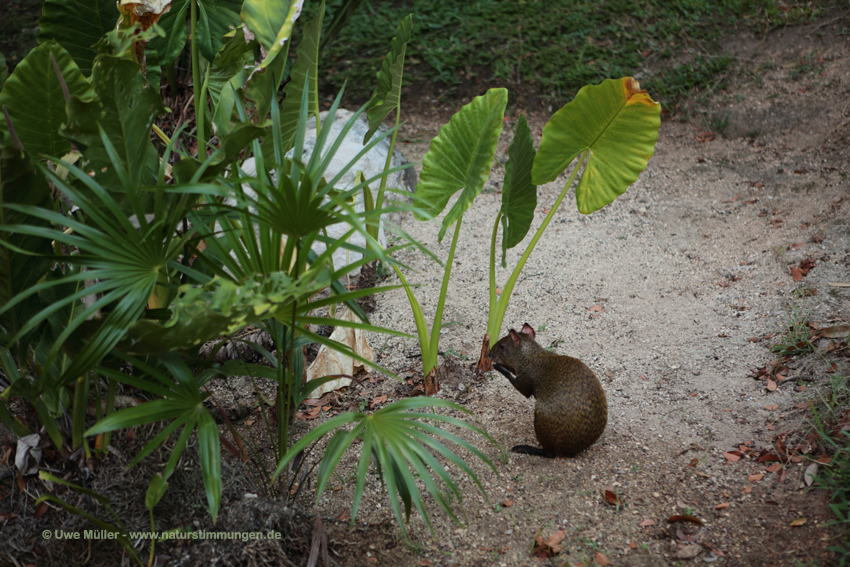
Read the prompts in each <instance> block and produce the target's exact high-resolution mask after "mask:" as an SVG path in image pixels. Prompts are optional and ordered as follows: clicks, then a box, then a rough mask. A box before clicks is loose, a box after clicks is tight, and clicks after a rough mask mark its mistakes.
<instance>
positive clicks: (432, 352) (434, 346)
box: [422, 214, 463, 376]
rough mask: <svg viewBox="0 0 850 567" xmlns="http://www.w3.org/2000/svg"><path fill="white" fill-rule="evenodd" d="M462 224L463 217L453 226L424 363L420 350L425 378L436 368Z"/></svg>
mask: <svg viewBox="0 0 850 567" xmlns="http://www.w3.org/2000/svg"><path fill="white" fill-rule="evenodd" d="M462 222H463V215H462V214H461V215H460V218H458V219H457V224H455V234H454V236H453V237H452V246H451V248H449V258H448V260H446V270H445V272H444V273H443V285H442V287H441V289H440V300H439V301H438V302H437V311H436V312H435V313H434V324H433V325H432V326H431V343H430V344H429V345H428V346H429V349H428V358H427V362H426V358H425V350H424V349H423V350H422V367H423V368H422V370H423V372H424V373H425V375H426V376H427V375H428V373H429V372H431V370H432V369H433V368H434V367H435V366H437V351H438V350H440V329H441V328H442V324H441V323H442V321H443V308H444V307H445V305H446V294H447V292H448V290H449V277H450V276H451V274H452V264H454V259H455V249H456V248H457V239H458V236H459V235H460V225H461V223H462Z"/></svg>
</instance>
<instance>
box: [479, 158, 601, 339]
mask: <svg viewBox="0 0 850 567" xmlns="http://www.w3.org/2000/svg"><path fill="white" fill-rule="evenodd" d="M586 157H587V150H585V151H584V152H582V153H581V155H579V158H578V161H577V162H576V165H575V167H574V168H573V172H572V174H571V175H570V178H569V179H568V180H567V184H566V185H564V189H563V191H561V194H560V195H558V198H557V199H556V200H555V204H554V205H552V208H551V209H550V210H549V214H548V215H546V218H545V219H543V224H541V225H540V228H538V229H537V232H535V233H534V238H532V239H531V242H529V243H528V246H527V247H526V248H525V252H523V254H522V257H521V258H520V259H519V262H518V263H517V265H516V268H514V271H513V273H511V277H510V278H508V281H507V283H506V284H505V287H504V289H502V294H501V295H500V296H499V301H498V303H497V305H496V309H495V310H493V309H492V307H491V309H490V320H489V321H488V323H487V332H488V333H489V334H490V347H491V348H492V347H493V345H494V344H496V341H498V340H499V333H500V332H501V330H502V322H503V321H504V319H505V312H506V311H507V310H508V303H509V302H510V300H511V293H512V292H513V290H514V285H516V281H517V279H519V274H520V272H522V268H523V267H524V266H525V263H526V261H528V258H529V257H530V256H531V252H532V251H533V250H534V247H535V246H536V245H537V241H538V240H540V237H541V236H542V235H543V231H544V230H546V227H547V226H549V221H551V220H552V217H554V216H555V213H556V212H557V211H558V209H559V208H560V206H561V201H563V200H564V197H565V196H566V195H567V191H569V190H570V187H571V186H572V184H573V181H575V178H576V175H577V174H578V170H579V169H581V165H582V163H584V160H585V158H586ZM497 226H498V224H497ZM495 242H496V232H495V231H494V232H493V241H492V245H491V247H490V250H491V254H490V274H491V276H490V298H491V302H492V301H493V297H495V295H496V277H495V275H494V272H495V271H496V256H495V246H496V244H495ZM491 305H492V304H491Z"/></svg>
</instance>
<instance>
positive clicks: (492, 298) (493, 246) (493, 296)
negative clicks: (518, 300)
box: [487, 210, 502, 347]
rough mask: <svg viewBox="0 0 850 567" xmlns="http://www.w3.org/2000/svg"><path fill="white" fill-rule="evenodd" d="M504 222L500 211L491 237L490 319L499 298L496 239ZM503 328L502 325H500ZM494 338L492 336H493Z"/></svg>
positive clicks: (488, 330)
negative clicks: (497, 292)
mask: <svg viewBox="0 0 850 567" xmlns="http://www.w3.org/2000/svg"><path fill="white" fill-rule="evenodd" d="M501 220H502V211H501V210H500V211H499V212H498V214H497V215H496V222H495V223H494V224H493V235H492V236H491V237H490V311H488V313H490V317H492V316H493V315H492V314H493V313H495V312H496V301H497V300H498V298H497V297H496V269H495V268H496V237H497V236H498V234H499V222H501ZM500 328H501V325H500ZM487 332H488V333H489V332H490V327H489V325H488V327H487ZM491 337H492V335H491ZM493 344H494V343H493V342H492V340H491V341H490V346H491V347H492V346H493Z"/></svg>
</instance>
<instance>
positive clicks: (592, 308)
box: [588, 305, 605, 313]
mask: <svg viewBox="0 0 850 567" xmlns="http://www.w3.org/2000/svg"><path fill="white" fill-rule="evenodd" d="M588 311H596V312H597V313H601V312H602V311H605V308H604V307H602V306H601V305H594V306H593V307H591V308H590V309H588Z"/></svg>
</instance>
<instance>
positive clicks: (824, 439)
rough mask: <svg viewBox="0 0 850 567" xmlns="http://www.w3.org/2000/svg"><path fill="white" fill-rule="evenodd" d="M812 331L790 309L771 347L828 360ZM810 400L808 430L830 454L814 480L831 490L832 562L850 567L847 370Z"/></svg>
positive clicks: (835, 375)
mask: <svg viewBox="0 0 850 567" xmlns="http://www.w3.org/2000/svg"><path fill="white" fill-rule="evenodd" d="M813 333H814V331H812V329H811V328H810V327H809V322H808V318H807V316H806V315H805V314H804V313H803V311H802V310H801V309H799V308H793V309H792V311H791V314H790V315H789V317H788V329H787V330H786V331H785V334H784V335H783V337H782V338H781V339H780V340H779V342H777V343H776V344H775V345H774V346H773V347H771V350H772V351H773V352H775V353H779V354H782V355H786V356H787V355H812V356H819V357H821V358H822V359H823V360H824V361H825V362H828V361H827V359H826V357H825V355H824V354H822V353H820V352H818V350H817V349H816V348H815V345H814V344H812V341H811V336H812V334H813ZM812 402H813V403H812V406H811V412H812V417H811V420H810V432H811V433H813V434H814V435H816V436H817V438H818V440H819V442H820V444H822V445H823V446H824V447H825V448H826V450H827V452H828V453H830V454H831V455H832V460H831V462H830V466H829V467H822V469H821V470H822V472H821V473H820V474H819V475H817V477H816V478H815V480H816V483H817V486H818V487H819V488H821V489H823V490H827V491H829V492H830V493H831V503H830V505H829V507H830V509H831V510H832V512H833V514H835V518H836V519H835V520H834V521H833V522H830V523H829V524H828V525H837V526H839V527H840V537H839V539H838V541H837V542H835V543H834V544H833V545H831V546H830V547H829V548H828V549H829V550H830V551H832V552H834V553H835V554H836V558H837V561H836V562H835V563H834V564H835V565H838V566H840V567H845V566H850V383H848V376H847V374H846V369H845V368H842V367H841V366H837V367H835V371H834V372H833V373H832V375H831V376H830V377H829V383H828V384H826V387H825V388H823V389H822V390H821V392H820V393H819V395H818V396H816V397H815V398H814V399H813V400H812ZM830 564H833V563H830Z"/></svg>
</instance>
